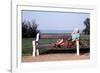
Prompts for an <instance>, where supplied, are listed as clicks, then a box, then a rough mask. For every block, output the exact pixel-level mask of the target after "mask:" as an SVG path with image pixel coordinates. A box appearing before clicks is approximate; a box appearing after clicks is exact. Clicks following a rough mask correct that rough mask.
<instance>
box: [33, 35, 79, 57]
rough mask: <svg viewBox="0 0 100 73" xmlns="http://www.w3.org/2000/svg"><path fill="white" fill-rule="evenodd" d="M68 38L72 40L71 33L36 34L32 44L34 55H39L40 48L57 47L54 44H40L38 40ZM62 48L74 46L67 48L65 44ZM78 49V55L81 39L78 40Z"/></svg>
mask: <svg viewBox="0 0 100 73" xmlns="http://www.w3.org/2000/svg"><path fill="white" fill-rule="evenodd" d="M62 38H64V39H66V40H70V39H71V35H70V34H69V35H68V34H63V33H62V34H41V35H40V34H39V33H38V34H37V36H36V40H33V41H32V45H33V53H32V55H33V56H36V55H39V50H40V49H49V48H55V47H54V44H42V45H41V44H39V43H37V42H39V40H40V39H62ZM61 48H66V49H73V48H67V47H66V46H63V47H61ZM76 51H77V55H78V56H79V41H76Z"/></svg>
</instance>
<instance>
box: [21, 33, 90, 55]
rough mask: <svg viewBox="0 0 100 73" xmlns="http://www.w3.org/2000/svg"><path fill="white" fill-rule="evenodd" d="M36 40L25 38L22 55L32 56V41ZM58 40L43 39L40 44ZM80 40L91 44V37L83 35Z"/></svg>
mask: <svg viewBox="0 0 100 73" xmlns="http://www.w3.org/2000/svg"><path fill="white" fill-rule="evenodd" d="M33 40H35V38H23V39H22V55H25V54H32V41H33ZM56 40H57V39H41V40H40V41H39V42H40V43H41V44H49V43H53V42H55V41H56ZM80 40H81V42H82V43H88V45H89V44H90V42H89V41H90V36H89V35H84V34H81V37H80ZM41 51H45V49H42V50H41Z"/></svg>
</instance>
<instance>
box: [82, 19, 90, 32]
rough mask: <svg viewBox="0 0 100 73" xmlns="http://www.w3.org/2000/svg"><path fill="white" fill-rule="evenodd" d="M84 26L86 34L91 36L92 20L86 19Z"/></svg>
mask: <svg viewBox="0 0 100 73" xmlns="http://www.w3.org/2000/svg"><path fill="white" fill-rule="evenodd" d="M84 25H85V26H86V27H85V29H84V30H83V32H84V33H85V34H90V18H86V19H85V21H84Z"/></svg>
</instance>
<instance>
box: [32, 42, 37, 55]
mask: <svg viewBox="0 0 100 73" xmlns="http://www.w3.org/2000/svg"><path fill="white" fill-rule="evenodd" d="M32 45H33V53H32V56H35V53H36V45H35V41H32Z"/></svg>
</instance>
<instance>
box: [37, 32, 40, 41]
mask: <svg viewBox="0 0 100 73" xmlns="http://www.w3.org/2000/svg"><path fill="white" fill-rule="evenodd" d="M39 36H40V34H39V33H37V35H36V41H39Z"/></svg>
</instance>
